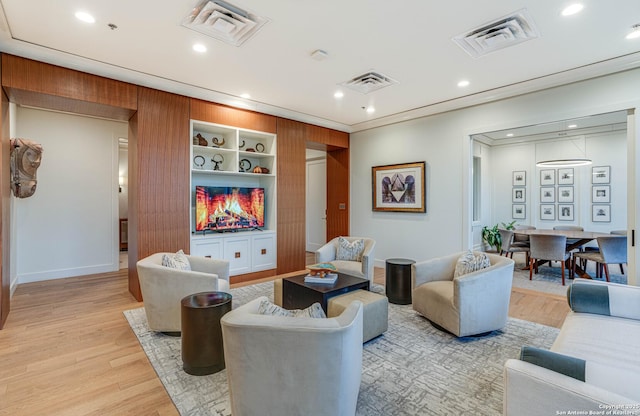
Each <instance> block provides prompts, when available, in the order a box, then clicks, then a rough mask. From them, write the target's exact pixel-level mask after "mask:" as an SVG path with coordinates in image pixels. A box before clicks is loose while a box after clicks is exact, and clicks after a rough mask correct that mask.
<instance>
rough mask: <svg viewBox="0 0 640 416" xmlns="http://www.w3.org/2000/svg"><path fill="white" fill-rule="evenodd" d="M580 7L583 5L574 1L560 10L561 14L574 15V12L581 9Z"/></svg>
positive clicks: (578, 11) (582, 7)
mask: <svg viewBox="0 0 640 416" xmlns="http://www.w3.org/2000/svg"><path fill="white" fill-rule="evenodd" d="M582 9H584V6H583V5H582V4H580V3H574V4H572V5H570V6H567V7H565V8H564V9H563V10H562V15H563V16H571V15H574V14H576V13H580V12H581V11H582Z"/></svg>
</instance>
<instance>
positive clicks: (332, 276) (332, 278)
mask: <svg viewBox="0 0 640 416" xmlns="http://www.w3.org/2000/svg"><path fill="white" fill-rule="evenodd" d="M336 280H338V273H327V274H326V275H325V276H324V277H320V276H312V275H310V274H308V275H306V276H305V277H304V282H305V283H322V284H327V285H332V284H334V283H335V282H336Z"/></svg>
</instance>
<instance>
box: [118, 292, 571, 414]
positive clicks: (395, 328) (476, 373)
mask: <svg viewBox="0 0 640 416" xmlns="http://www.w3.org/2000/svg"><path fill="white" fill-rule="evenodd" d="M272 289H273V284H272V283H271V282H267V283H260V284H256V285H252V286H247V287H242V288H237V289H232V294H233V297H234V303H235V304H244V303H246V302H248V301H249V300H251V299H254V298H256V297H257V296H261V295H264V296H267V297H269V298H270V299H272V295H273V290H272ZM373 290H374V291H378V292H382V291H384V289H383V287H382V286H378V285H374V287H373ZM124 314H125V316H126V318H127V320H128V321H129V324H130V325H131V328H132V329H133V331H134V332H135V334H136V336H137V337H138V340H139V341H140V344H141V345H142V348H143V349H144V351H145V353H146V354H147V356H148V357H149V361H150V362H151V364H152V365H153V368H154V369H155V371H156V373H157V374H158V377H159V378H160V380H161V381H162V383H163V384H164V386H165V388H166V390H167V392H168V393H169V396H170V397H171V399H172V400H173V402H174V404H175V405H176V408H177V409H178V411H179V412H180V414H181V415H183V416H187V415H188V416H199V415H216V416H223V415H224V416H228V415H230V414H231V411H230V403H229V396H228V388H227V379H226V373H225V371H224V370H223V371H220V372H219V373H216V374H212V375H208V376H191V375H189V374H187V373H185V372H184V371H183V370H182V359H181V353H180V338H179V337H170V336H166V335H163V334H157V333H154V332H151V331H150V330H149V328H148V326H147V320H146V317H145V313H144V308H138V309H132V310H128V311H125V312H124ZM558 331H559V330H558V329H557V328H551V327H547V326H544V325H539V324H535V323H532V322H527V321H522V320H518V319H513V318H510V319H509V321H508V323H507V326H506V327H505V328H503V329H502V330H500V331H494V332H492V333H491V334H489V335H487V336H483V337H465V338H456V337H454V336H453V335H450V334H448V333H445V332H443V331H440V330H438V329H435V328H434V327H433V326H432V325H431V324H430V323H429V321H427V320H426V319H424V318H423V317H421V316H419V315H418V314H416V313H415V312H414V311H413V309H412V308H411V305H394V304H390V305H389V329H388V330H387V332H385V333H384V334H383V335H382V336H380V337H378V338H374V339H373V340H371V341H369V342H367V343H366V344H364V346H363V369H362V383H361V385H360V394H359V397H358V407H357V412H356V414H357V415H361V416H374V415H375V416H378V415H379V416H387V415H406V416H409V415H416V416H417V415H421V416H424V415H439V416H440V415H463V414H464V415H500V414H501V413H502V395H503V376H502V371H503V366H504V363H505V361H506V360H507V359H509V358H517V357H518V356H519V353H520V347H521V346H523V345H530V346H536V347H541V348H548V347H550V346H551V344H552V343H553V341H554V340H555V338H556V336H557V334H558ZM283 394H286V392H283Z"/></svg>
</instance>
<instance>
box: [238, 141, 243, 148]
mask: <svg viewBox="0 0 640 416" xmlns="http://www.w3.org/2000/svg"><path fill="white" fill-rule="evenodd" d="M240 140H242V142H241V143H240V146H238V149H242V148H243V147H244V145H245V143H244V139H240Z"/></svg>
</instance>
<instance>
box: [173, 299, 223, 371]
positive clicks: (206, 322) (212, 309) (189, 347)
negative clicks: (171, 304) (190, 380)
mask: <svg viewBox="0 0 640 416" xmlns="http://www.w3.org/2000/svg"><path fill="white" fill-rule="evenodd" d="M230 310H231V295H230V294H229V293H225V292H201V293H195V294H193V295H189V296H186V297H184V298H183V299H182V301H180V313H181V325H182V334H181V337H182V369H183V370H184V371H185V372H186V373H188V374H191V375H194V376H203V375H207V374H213V373H217V372H218V371H220V370H222V369H224V349H223V345H222V327H221V326H220V318H222V316H223V315H224V314H225V313H227V312H229V311H230Z"/></svg>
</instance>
